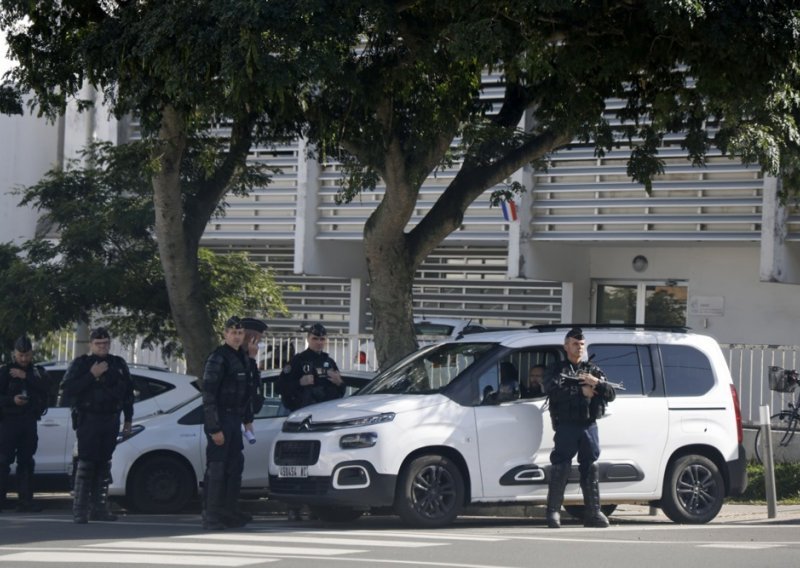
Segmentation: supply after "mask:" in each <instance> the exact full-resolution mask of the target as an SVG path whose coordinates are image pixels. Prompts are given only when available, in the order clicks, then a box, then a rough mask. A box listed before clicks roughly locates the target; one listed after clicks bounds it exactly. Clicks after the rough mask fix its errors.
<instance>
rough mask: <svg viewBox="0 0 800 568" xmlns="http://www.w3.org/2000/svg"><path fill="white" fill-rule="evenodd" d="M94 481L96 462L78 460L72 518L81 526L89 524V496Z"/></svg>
mask: <svg viewBox="0 0 800 568" xmlns="http://www.w3.org/2000/svg"><path fill="white" fill-rule="evenodd" d="M93 479H94V462H90V461H84V460H78V469H77V471H76V472H75V487H74V488H73V493H74V497H73V500H72V518H73V519H74V520H75V522H76V523H78V524H80V525H83V524H86V523H88V522H89V495H90V494H91V492H92V480H93Z"/></svg>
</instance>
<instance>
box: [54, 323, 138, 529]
mask: <svg viewBox="0 0 800 568" xmlns="http://www.w3.org/2000/svg"><path fill="white" fill-rule="evenodd" d="M110 348H111V336H110V335H109V333H108V330H107V329H105V328H104V327H98V328H96V329H93V330H92V332H91V334H90V335H89V354H87V355H81V356H80V357H77V358H76V359H75V360H74V361H72V363H70V366H69V368H68V369H67V372H66V374H65V375H64V380H63V382H62V390H63V396H64V397H65V398H66V399H67V400H69V401H71V403H72V409H73V428H75V430H76V435H77V438H78V465H77V471H76V474H75V487H74V499H73V503H72V514H73V519H74V521H75V522H76V523H79V524H84V523H87V522H88V521H89V519H91V520H95V521H115V520H117V516H116V515H114V514H112V513H111V511H109V503H108V484H109V483H110V482H111V456H112V454H113V453H114V448H115V447H116V445H117V436H118V435H119V433H120V413H122V415H123V416H124V418H123V420H124V423H123V426H122V434H123V436H127V435H129V434H130V432H131V421H132V420H133V381H132V380H131V375H130V371H129V370H128V365H127V363H125V360H124V359H123V358H122V357H117V356H116V355H111V354H109V350H110ZM90 504H91V511H90V510H89V509H90Z"/></svg>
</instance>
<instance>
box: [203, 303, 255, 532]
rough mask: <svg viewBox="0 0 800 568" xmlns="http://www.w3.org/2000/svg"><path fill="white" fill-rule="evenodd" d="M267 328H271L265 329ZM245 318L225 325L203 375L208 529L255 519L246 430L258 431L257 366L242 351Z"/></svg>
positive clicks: (221, 527)
mask: <svg viewBox="0 0 800 568" xmlns="http://www.w3.org/2000/svg"><path fill="white" fill-rule="evenodd" d="M265 328H266V326H265ZM244 337H245V330H244V325H243V323H242V320H241V319H240V318H238V317H231V318H230V319H228V321H227V322H225V330H224V338H225V342H224V343H223V344H222V345H220V346H219V347H217V348H216V349H215V350H214V351H212V352H211V354H210V355H209V356H208V359H207V360H206V366H205V370H204V372H203V410H204V414H205V433H206V438H207V442H208V443H207V446H206V473H205V478H204V480H203V493H204V499H203V528H204V529H206V530H222V529H225V528H226V527H243V526H244V525H246V524H247V523H248V522H249V521H250V520H251V518H252V517H250V515H247V514H246V513H243V512H242V511H240V510H239V491H240V489H241V486H242V471H243V470H244V454H243V452H242V451H243V450H244V444H243V443H242V426H243V425H244V428H245V430H246V431H249V432H250V433H251V434H252V432H253V404H252V397H253V388H252V386H253V366H252V360H251V359H250V357H249V356H248V352H247V351H246V350H245V349H243V348H242V346H243V343H244Z"/></svg>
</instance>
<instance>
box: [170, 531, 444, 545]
mask: <svg viewBox="0 0 800 568" xmlns="http://www.w3.org/2000/svg"><path fill="white" fill-rule="evenodd" d="M174 538H180V539H202V540H203V541H206V542H208V541H224V542H251V543H266V542H279V543H286V544H289V543H293V544H327V545H336V546H370V547H393V548H421V547H425V546H446V545H447V544H448V543H446V542H420V541H414V540H410V541H402V540H380V539H374V540H373V539H371V538H342V537H335V536H331V537H324V536H322V537H320V536H291V535H282V534H281V535H278V534H274V533H270V534H268V533H229V534H213V535H211V534H208V535H199V534H198V535H179V536H176V537H174Z"/></svg>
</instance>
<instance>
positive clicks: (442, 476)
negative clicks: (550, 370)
mask: <svg viewBox="0 0 800 568" xmlns="http://www.w3.org/2000/svg"><path fill="white" fill-rule="evenodd" d="M569 327H571V326H567V325H564V326H536V327H534V328H531V329H527V330H515V331H498V332H490V333H480V334H475V335H467V336H465V337H463V338H461V339H459V340H457V341H449V342H445V343H440V344H437V345H432V346H428V347H425V348H423V349H420V350H419V351H417V352H416V353H413V354H411V355H410V356H408V357H406V358H405V359H404V360H402V361H400V362H399V363H397V364H396V365H394V366H392V367H390V368H388V369H386V370H385V371H383V372H382V373H380V374H379V375H378V376H377V377H376V378H375V379H374V380H373V381H372V382H371V383H370V384H369V385H368V386H366V387H365V388H363V389H362V390H361V391H359V392H358V393H356V394H355V395H353V396H352V397H349V398H346V399H341V400H335V401H329V402H325V403H321V404H316V405H313V406H309V407H306V408H302V409H300V410H298V411H296V412H294V413H293V414H291V415H290V416H289V417H288V418H287V420H286V422H285V423H284V425H283V427H282V431H281V433H280V434H278V436H277V438H276V439H275V442H274V445H273V447H272V451H271V454H270V465H269V483H270V494H271V495H272V496H273V497H274V498H275V499H279V500H283V501H286V502H290V503H304V504H308V505H310V506H311V507H312V508H313V509H314V510H315V512H316V513H317V515H318V516H319V517H320V518H322V519H324V520H330V521H346V520H355V519H356V518H358V517H359V516H360V515H361V514H362V513H363V512H365V511H368V510H380V511H385V510H387V509H390V510H392V511H393V512H394V513H396V514H397V515H399V516H400V517H401V518H402V519H403V520H404V521H405V522H407V523H408V524H411V525H413V526H419V527H439V526H445V525H447V524H449V523H451V522H453V520H455V518H456V517H457V516H458V514H459V513H460V512H461V510H462V509H463V507H464V506H466V505H480V504H493V505H497V504H543V503H545V501H546V498H547V485H548V475H549V469H550V460H549V456H550V452H551V450H552V448H553V429H552V426H551V423H550V418H549V413H548V411H547V400H546V398H545V397H540V398H521V397H520V394H519V393H520V390H519V389H513V394H511V395H506V394H502V393H501V391H500V388H499V387H500V375H501V373H500V369H501V367H502V368H503V370H504V375H507V374H508V369H512V373H513V372H514V371H515V372H516V380H517V381H519V380H521V379H522V380H524V378H525V377H527V376H528V371H529V369H530V368H531V367H533V366H536V365H550V364H552V363H554V362H556V361H558V360H562V359H564V358H565V354H564V351H563V348H562V345H563V340H564V334H565V333H566V330H567V329H569ZM583 327H584V335H585V337H586V344H587V351H588V355H589V356H590V357H592V361H593V362H594V363H595V364H597V365H599V366H600V368H601V369H603V371H605V373H606V375H607V376H608V377H609V380H610V381H614V382H617V383H622V384H623V386H624V389H625V390H618V392H617V398H616V400H615V401H613V402H612V403H611V404H610V405H609V409H608V414H607V416H606V417H604V418H603V419H602V420H600V421H599V430H600V443H601V447H602V453H601V455H600V459H599V461H598V465H599V469H600V484H601V488H600V493H601V498H602V500H603V503H604V505H605V506H604V510H605V511H606V512H611V511H613V509H614V507H615V506H616V504H619V503H623V502H646V503H650V504H651V505H653V506H657V507H661V508H662V509H663V511H664V513H665V514H666V515H667V516H668V517H669V518H670V519H672V520H673V521H675V522H680V523H706V522H708V521H710V520H712V519H713V518H714V517H715V516H716V515H717V513H718V512H719V510H720V508H721V506H722V503H723V500H724V498H725V497H726V496H729V495H738V494H741V493H742V492H743V491H744V489H745V488H746V485H747V474H746V469H745V465H746V459H745V452H744V448H743V446H742V427H741V417H740V413H739V403H738V397H737V393H736V390H735V388H734V386H733V383H732V381H731V376H730V372H729V370H728V367H727V364H726V362H725V359H724V357H723V355H722V352H721V350H720V348H719V345H718V344H717V342H716V341H715V340H714V339H712V338H710V337H707V336H703V335H699V334H695V333H691V332H689V331H687V330H685V329H664V328H661V329H655V328H646V327H638V328H632V327H627V328H624V327H619V328H618V327H613V326H605V327H603V326H592V327H590V326H583ZM522 386H524V385H522ZM522 392H525V389H522ZM577 479H578V475H577V464H576V463H575V464H573V472H572V475H571V478H570V484H569V485H568V486H567V491H566V497H565V503H566V504H567V510H568V511H570V510H571V512H574V513H576V514H580V511H581V508H582V503H583V500H582V494H581V490H580V487H579V485H578V483H577Z"/></svg>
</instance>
